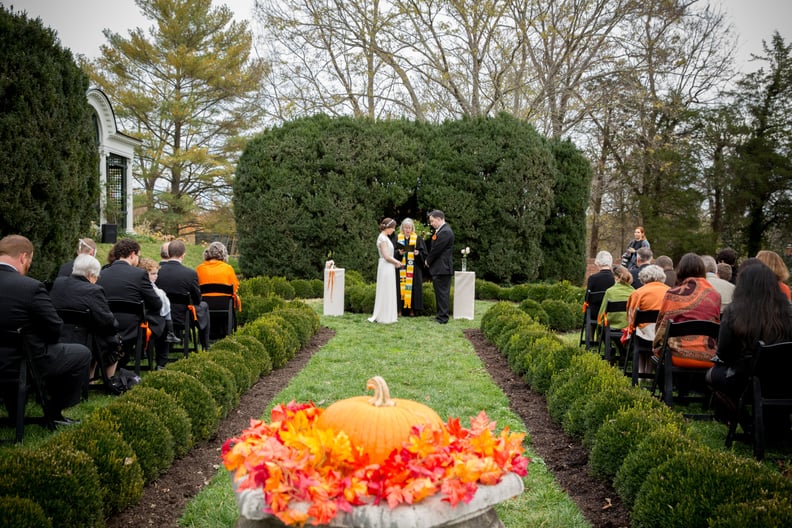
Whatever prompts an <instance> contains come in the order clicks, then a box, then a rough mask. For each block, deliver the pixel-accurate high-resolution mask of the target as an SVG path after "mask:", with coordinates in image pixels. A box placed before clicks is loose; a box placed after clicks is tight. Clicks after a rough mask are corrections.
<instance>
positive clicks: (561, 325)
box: [540, 299, 582, 332]
mask: <svg viewBox="0 0 792 528" xmlns="http://www.w3.org/2000/svg"><path fill="white" fill-rule="evenodd" d="M540 306H541V307H542V309H543V310H544V311H545V313H546V314H547V318H548V326H549V327H550V328H552V329H553V330H556V331H557V332H569V331H570V330H574V329H575V328H580V323H581V321H582V317H581V316H580V306H578V305H577V304H570V303H568V302H566V301H560V300H556V299H545V300H544V301H542V303H541V305H540Z"/></svg>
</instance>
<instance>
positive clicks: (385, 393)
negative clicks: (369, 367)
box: [366, 376, 396, 407]
mask: <svg viewBox="0 0 792 528" xmlns="http://www.w3.org/2000/svg"><path fill="white" fill-rule="evenodd" d="M366 389H374V397H372V398H371V399H370V400H369V403H370V404H371V405H373V406H374V407H393V406H394V405H396V402H395V401H393V400H392V399H391V397H390V389H388V384H387V383H385V380H384V379H382V376H374V377H373V378H371V379H370V380H368V381H367V382H366Z"/></svg>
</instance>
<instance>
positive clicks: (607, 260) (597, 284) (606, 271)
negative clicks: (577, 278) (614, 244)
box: [586, 251, 616, 312]
mask: <svg viewBox="0 0 792 528" xmlns="http://www.w3.org/2000/svg"><path fill="white" fill-rule="evenodd" d="M594 265H595V266H597V268H598V269H599V271H597V273H592V274H591V275H590V276H589V278H588V280H587V281H586V289H587V290H588V291H590V292H599V291H605V290H607V289H608V288H610V287H611V286H613V283H614V282H616V281H615V279H614V278H613V257H612V256H611V254H610V253H609V252H607V251H600V252H599V253H597V256H596V257H594ZM592 307H593V305H592ZM594 311H596V312H599V305H597V306H596V307H595V308H594Z"/></svg>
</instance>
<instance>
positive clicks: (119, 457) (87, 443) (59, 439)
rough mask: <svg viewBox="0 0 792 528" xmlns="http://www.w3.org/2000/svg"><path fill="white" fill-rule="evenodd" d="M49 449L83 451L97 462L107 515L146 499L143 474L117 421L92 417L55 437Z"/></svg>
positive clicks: (95, 463) (51, 440) (99, 415)
mask: <svg viewBox="0 0 792 528" xmlns="http://www.w3.org/2000/svg"><path fill="white" fill-rule="evenodd" d="M46 447H47V449H55V450H64V449H73V450H75V451H82V452H83V453H85V454H86V455H88V456H89V457H90V458H91V460H93V463H94V465H95V466H96V471H97V473H98V475H99V481H100V482H101V487H100V491H101V492H102V504H103V505H104V513H105V515H111V514H113V513H116V512H119V511H121V510H123V509H124V508H126V507H127V506H129V505H131V504H135V503H136V502H137V501H138V500H140V497H141V496H142V495H143V470H142V468H141V467H140V464H139V463H138V459H137V455H136V454H135V451H134V450H133V449H132V447H131V446H130V445H129V444H128V443H127V442H126V441H125V440H124V437H123V435H122V434H121V432H120V431H119V424H118V422H117V421H116V420H107V419H103V418H102V415H101V414H99V413H92V414H91V415H89V416H88V417H86V419H85V420H83V421H82V423H81V424H79V425H77V426H74V427H69V428H68V429H66V430H64V431H63V432H61V433H60V434H57V435H54V436H52V437H51V438H50V439H49V441H48V442H47V443H46Z"/></svg>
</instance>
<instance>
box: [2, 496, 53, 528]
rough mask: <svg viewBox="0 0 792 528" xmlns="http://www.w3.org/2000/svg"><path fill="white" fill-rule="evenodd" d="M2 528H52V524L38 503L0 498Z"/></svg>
mask: <svg viewBox="0 0 792 528" xmlns="http://www.w3.org/2000/svg"><path fill="white" fill-rule="evenodd" d="M0 528H52V522H51V521H50V520H49V519H48V518H47V516H46V515H45V514H44V510H42V509H41V506H39V505H38V503H37V502H36V501H33V500H31V499H25V498H22V497H0Z"/></svg>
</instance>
